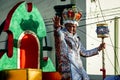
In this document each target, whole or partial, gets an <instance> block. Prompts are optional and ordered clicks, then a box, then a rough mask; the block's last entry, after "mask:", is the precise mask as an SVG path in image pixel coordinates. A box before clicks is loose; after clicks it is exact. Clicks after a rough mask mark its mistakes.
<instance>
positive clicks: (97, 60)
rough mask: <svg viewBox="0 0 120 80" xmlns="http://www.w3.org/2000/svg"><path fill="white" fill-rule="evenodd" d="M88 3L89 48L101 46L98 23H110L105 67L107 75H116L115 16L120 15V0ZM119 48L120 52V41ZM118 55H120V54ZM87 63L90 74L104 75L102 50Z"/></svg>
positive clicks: (88, 0) (88, 59)
mask: <svg viewBox="0 0 120 80" xmlns="http://www.w3.org/2000/svg"><path fill="white" fill-rule="evenodd" d="M86 4H87V5H86V13H87V15H86V19H87V20H86V24H88V25H87V26H86V29H87V34H86V35H87V49H91V48H94V47H97V46H99V44H100V43H101V38H97V34H96V28H97V26H96V24H97V23H105V22H106V23H107V24H108V28H109V30H110V32H109V37H108V38H105V39H104V42H105V43H106V49H105V50H104V52H105V68H106V74H107V75H114V49H113V46H114V18H115V17H116V16H117V17H120V0H96V2H93V3H91V0H87V2H86ZM101 10H102V12H101ZM103 16H104V17H103ZM100 21H102V22H100ZM119 27H120V18H119ZM118 33H120V28H119V32H118ZM119 40H120V37H119ZM118 49H119V53H120V42H119V47H118ZM117 57H120V54H119V56H117ZM119 61H120V59H119ZM119 64H120V62H119ZM86 65H87V72H88V74H93V75H102V72H101V71H100V69H101V68H102V52H100V54H99V55H96V56H94V57H90V58H87V64H86ZM119 69H120V66H119ZM119 74H120V73H119Z"/></svg>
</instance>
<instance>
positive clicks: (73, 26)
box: [65, 23, 77, 35]
mask: <svg viewBox="0 0 120 80" xmlns="http://www.w3.org/2000/svg"><path fill="white" fill-rule="evenodd" d="M65 27H66V29H67V30H68V32H70V33H72V34H73V35H74V34H75V33H76V28H77V25H76V24H72V23H66V24H65Z"/></svg>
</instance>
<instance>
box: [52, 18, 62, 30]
mask: <svg viewBox="0 0 120 80" xmlns="http://www.w3.org/2000/svg"><path fill="white" fill-rule="evenodd" d="M60 20H61V18H60V17H59V16H55V17H54V18H52V21H53V24H54V28H55V29H57V28H59V27H61V24H60Z"/></svg>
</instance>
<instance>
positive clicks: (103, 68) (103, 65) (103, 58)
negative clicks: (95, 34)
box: [100, 37, 106, 80]
mask: <svg viewBox="0 0 120 80" xmlns="http://www.w3.org/2000/svg"><path fill="white" fill-rule="evenodd" d="M102 43H104V37H102ZM100 71H102V73H103V80H104V79H105V77H106V69H105V53H104V49H102V69H100Z"/></svg>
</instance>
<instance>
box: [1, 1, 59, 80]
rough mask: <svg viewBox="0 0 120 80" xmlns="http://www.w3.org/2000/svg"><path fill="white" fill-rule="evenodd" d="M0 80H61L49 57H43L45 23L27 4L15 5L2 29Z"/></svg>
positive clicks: (30, 4) (35, 10)
mask: <svg viewBox="0 0 120 80" xmlns="http://www.w3.org/2000/svg"><path fill="white" fill-rule="evenodd" d="M1 27H2V28H3V29H2V31H1V36H2V34H3V36H4V35H6V37H5V43H3V44H4V46H5V47H4V48H3V49H2V50H1V51H0V80H48V79H49V80H60V74H59V73H58V72H56V70H55V67H54V66H53V63H52V61H51V59H50V58H49V57H43V38H45V36H46V28H45V24H44V20H43V18H42V16H41V14H40V12H39V11H38V9H37V8H36V7H35V6H34V5H33V4H32V3H31V2H30V3H26V2H24V1H22V2H19V3H18V4H16V5H15V6H14V7H13V8H12V9H11V10H10V12H9V13H8V15H7V17H6V20H5V21H4V23H3V24H2V26H1Z"/></svg>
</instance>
